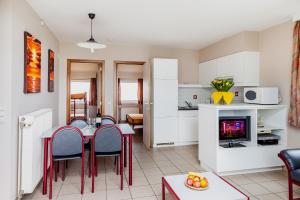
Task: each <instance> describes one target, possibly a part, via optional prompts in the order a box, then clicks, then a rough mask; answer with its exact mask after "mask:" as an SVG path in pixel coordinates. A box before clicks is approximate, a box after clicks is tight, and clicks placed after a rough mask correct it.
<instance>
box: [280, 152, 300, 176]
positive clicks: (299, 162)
mask: <svg viewBox="0 0 300 200" xmlns="http://www.w3.org/2000/svg"><path fill="white" fill-rule="evenodd" d="M280 154H281V155H282V156H283V157H284V158H285V160H286V161H287V162H288V164H289V167H290V168H291V170H292V171H293V170H296V169H300V149H286V150H282V151H281V152H280Z"/></svg>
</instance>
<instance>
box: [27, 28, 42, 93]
mask: <svg viewBox="0 0 300 200" xmlns="http://www.w3.org/2000/svg"><path fill="white" fill-rule="evenodd" d="M24 60H25V61H24V93H39V92H41V42H40V41H39V40H37V39H36V38H34V37H33V36H32V35H31V34H29V33H28V32H24Z"/></svg>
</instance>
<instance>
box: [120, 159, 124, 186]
mask: <svg viewBox="0 0 300 200" xmlns="http://www.w3.org/2000/svg"><path fill="white" fill-rule="evenodd" d="M120 174H121V190H123V153H121V155H120Z"/></svg>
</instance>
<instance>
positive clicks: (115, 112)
mask: <svg viewBox="0 0 300 200" xmlns="http://www.w3.org/2000/svg"><path fill="white" fill-rule="evenodd" d="M120 64H127V65H143V66H145V64H146V61H121V60H115V61H114V69H113V80H114V81H113V90H114V92H113V116H114V117H115V119H118V116H117V115H118V92H117V89H118V88H117V85H118V84H117V83H118V77H117V69H118V65H120Z"/></svg>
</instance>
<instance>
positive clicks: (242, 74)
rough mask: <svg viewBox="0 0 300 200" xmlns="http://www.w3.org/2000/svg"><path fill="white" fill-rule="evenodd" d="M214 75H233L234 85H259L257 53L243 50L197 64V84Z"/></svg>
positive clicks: (205, 84) (205, 81)
mask: <svg viewBox="0 0 300 200" xmlns="http://www.w3.org/2000/svg"><path fill="white" fill-rule="evenodd" d="M216 77H233V79H234V81H235V86H259V53H258V52H251V51H244V52H239V53H235V54H232V55H228V56H224V57H220V58H216V59H214V60H210V61H207V62H204V63H200V64H199V84H201V85H203V86H206V87H207V86H210V82H211V81H212V80H213V79H215V78H216Z"/></svg>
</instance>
